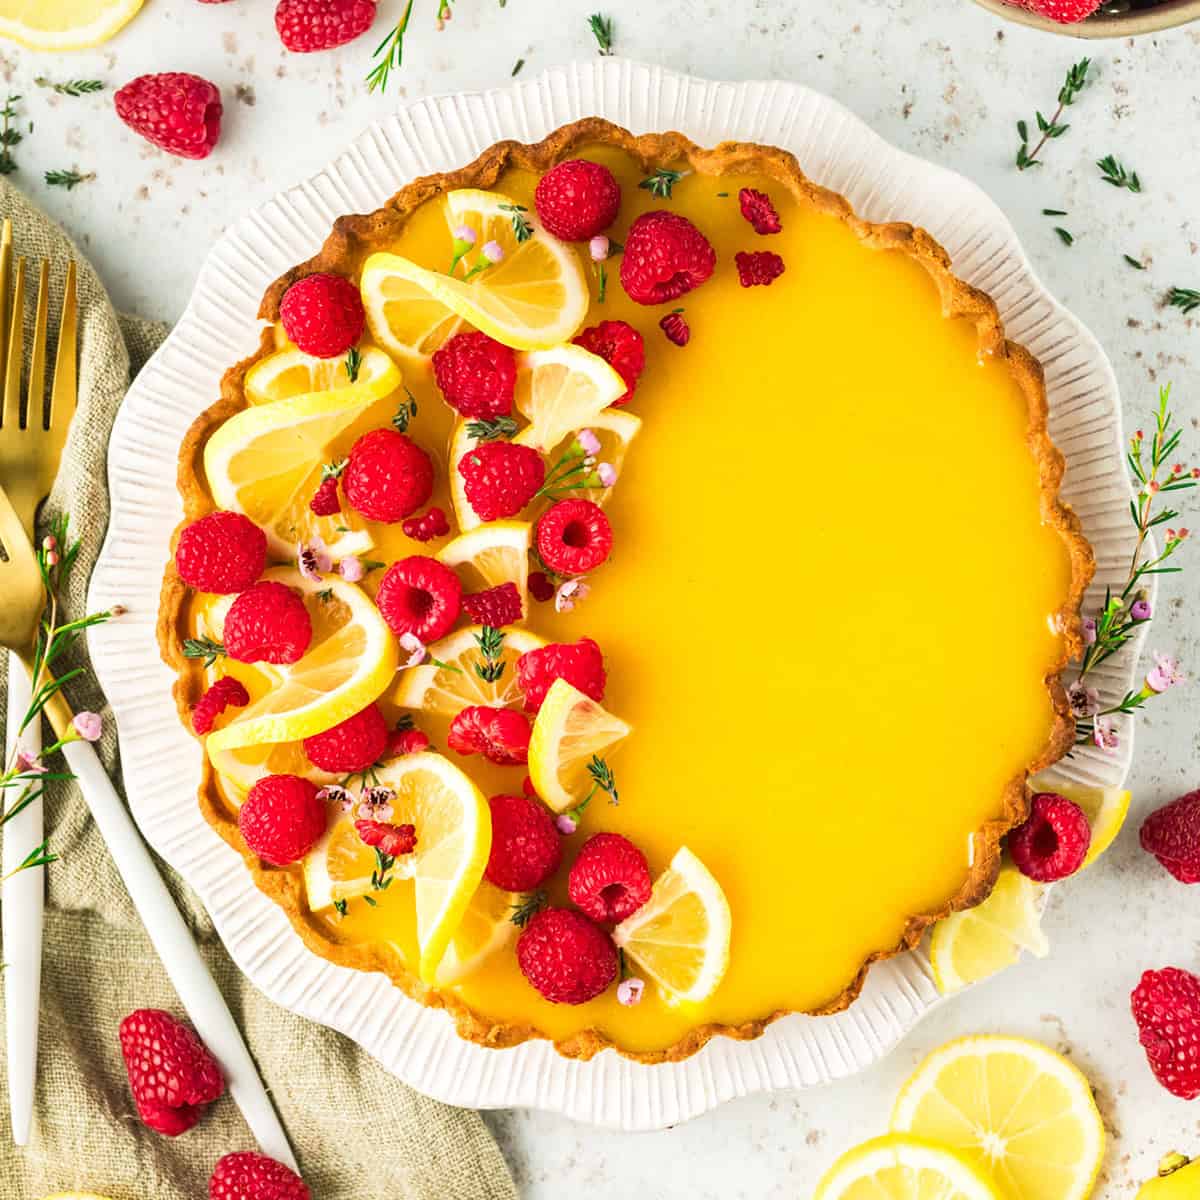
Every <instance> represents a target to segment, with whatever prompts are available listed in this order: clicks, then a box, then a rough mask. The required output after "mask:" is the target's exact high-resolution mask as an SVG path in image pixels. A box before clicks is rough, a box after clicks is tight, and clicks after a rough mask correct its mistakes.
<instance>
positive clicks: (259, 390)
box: [242, 346, 401, 404]
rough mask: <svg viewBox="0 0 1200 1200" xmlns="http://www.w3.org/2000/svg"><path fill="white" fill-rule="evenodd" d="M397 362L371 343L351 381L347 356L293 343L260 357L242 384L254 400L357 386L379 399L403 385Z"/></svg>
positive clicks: (283, 398) (252, 400)
mask: <svg viewBox="0 0 1200 1200" xmlns="http://www.w3.org/2000/svg"><path fill="white" fill-rule="evenodd" d="M400 382H401V381H400V377H399V372H398V371H397V370H396V365H395V363H393V362H392V360H391V359H390V358H388V356H387V355H386V354H384V353H383V351H381V350H376V349H375V348H374V347H371V346H368V347H366V348H365V349H364V350H363V351H362V359H361V361H360V363H359V367H358V375H357V377H356V378H355V379H354V380H353V381H351V379H350V376H349V375H348V374H347V373H346V360H345V358H314V357H313V356H312V355H311V354H305V353H304V351H303V350H298V349H296V347H295V346H289V347H287V348H286V349H284V350H278V351H276V352H275V353H274V354H268V355H267V357H266V358H261V359H259V361H258V362H256V363H255V364H254V366H252V367H251V368H250V370H248V371H247V372H246V377H245V379H244V380H243V381H242V388H243V390H244V391H245V393H246V399H247V400H248V401H249V402H250V403H251V404H272V403H274V402H275V401H276V400H290V399H291V398H292V397H293V396H302V395H304V394H305V393H307V392H332V391H341V390H342V389H344V388H349V387H357V388H360V389H362V391H361V392H360V394H365V393H366V392H368V391H369V392H371V393H373V395H374V398H375V399H377V400H378V399H381V398H382V397H384V396H387V395H389V394H390V393H392V392H394V391H395V390H396V389H397V388H398V387H399V386H400Z"/></svg>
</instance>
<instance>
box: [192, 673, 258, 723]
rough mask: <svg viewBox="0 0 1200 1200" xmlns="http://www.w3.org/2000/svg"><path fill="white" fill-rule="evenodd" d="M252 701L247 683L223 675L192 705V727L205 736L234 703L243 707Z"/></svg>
mask: <svg viewBox="0 0 1200 1200" xmlns="http://www.w3.org/2000/svg"><path fill="white" fill-rule="evenodd" d="M249 703H250V693H249V692H248V691H246V686H245V684H243V683H242V681H241V680H240V679H234V677H233V676H232V675H222V676H221V678H220V679H218V680H217V681H216V682H215V683H214V684H213V685H212V686H211V687H210V688H209V689H208V691H206V692H205V693H204V695H203V696H201V697H200V699H199V700H197V701H196V703H195V704H194V705H193V706H192V729H193V730H194V731H195V733H196V734H197V735H198V736H200V737H203V736H204V735H205V734H206V733H211V732H212V728H213V726H214V725H215V724H216V721H217V718H218V717H219V716H220V715H221V714H222V713H223V712H224V711H225V709H226V708H228V707H229V706H230V705H233V706H234V707H235V708H242V707H243V706H245V705H247V704H249Z"/></svg>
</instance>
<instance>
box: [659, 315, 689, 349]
mask: <svg viewBox="0 0 1200 1200" xmlns="http://www.w3.org/2000/svg"><path fill="white" fill-rule="evenodd" d="M658 327H659V329H661V330H662V331H663V333H665V334H666V335H667V341H668V342H670V343H671V344H672V345H674V346H686V345H687V344H688V342H690V341H691V340H692V327H691V326H690V325H689V324H688V323H687V321H686V320H684V317H683V314H682V313H681V312H669V313H667V315H666V316H665V317H663V319H662V320H661V321H659V323H658Z"/></svg>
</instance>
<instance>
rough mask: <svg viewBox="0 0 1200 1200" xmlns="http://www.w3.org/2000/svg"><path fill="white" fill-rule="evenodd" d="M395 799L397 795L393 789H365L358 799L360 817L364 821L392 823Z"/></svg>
mask: <svg viewBox="0 0 1200 1200" xmlns="http://www.w3.org/2000/svg"><path fill="white" fill-rule="evenodd" d="M395 798H396V793H395V792H393V791H392V789H391V788H386V787H369V788H365V789H364V790H363V792H362V795H360V796H359V798H358V815H359V817H360V818H361V819H362V820H364V821H390V820H391V819H392V813H393V809H392V801H393V800H394V799H395Z"/></svg>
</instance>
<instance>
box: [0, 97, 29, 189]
mask: <svg viewBox="0 0 1200 1200" xmlns="http://www.w3.org/2000/svg"><path fill="white" fill-rule="evenodd" d="M20 100H21V97H20V96H19V95H16V94H14V93H12V92H9V94H8V95H7V96H6V97H5V98H4V107H3V108H0V175H11V174H12V173H13V172H14V171H15V170H16V169H17V160H16V159H15V158H13V156H12V152H13V149H14V147H16V146H19V145H20V144H21V142H22V141H24V140H25V135H24V134H23V133H22V132H21V131H20V130H19V129H14V128H13V127H12V123H13V121H15V120H16V119H17V116H18V113H17V105H18V103H20Z"/></svg>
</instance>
